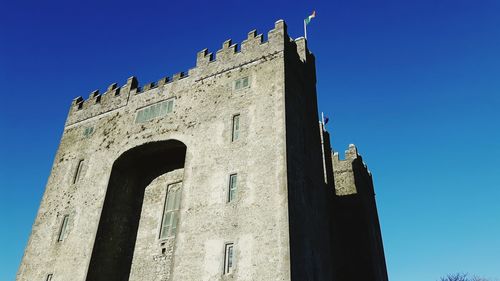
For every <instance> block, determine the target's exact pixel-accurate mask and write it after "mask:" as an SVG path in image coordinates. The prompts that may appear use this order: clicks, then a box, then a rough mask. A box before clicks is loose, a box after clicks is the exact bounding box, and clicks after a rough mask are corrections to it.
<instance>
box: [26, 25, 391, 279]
mask: <svg viewBox="0 0 500 281" xmlns="http://www.w3.org/2000/svg"><path fill="white" fill-rule="evenodd" d="M266 37H267V38H268V39H267V40H265V38H266ZM306 43H307V42H306V40H305V39H304V38H298V39H296V40H292V39H291V38H290V37H289V36H288V35H287V32H286V25H285V23H284V22H283V21H282V20H280V21H277V22H276V23H275V25H274V28H273V29H272V30H270V31H269V32H268V33H264V34H258V33H257V31H256V30H252V31H250V32H249V33H248V36H247V38H246V39H245V40H243V42H241V44H234V43H233V42H232V41H231V40H226V41H225V42H224V43H223V44H222V49H221V50H218V51H217V57H216V58H215V59H214V56H213V55H212V53H209V52H208V50H207V49H204V50H202V51H200V52H198V54H197V58H196V66H195V67H194V68H192V69H189V72H187V73H184V72H178V73H176V74H174V75H173V76H171V77H163V78H161V79H159V80H158V81H156V82H148V83H145V84H143V85H140V84H139V82H138V80H137V78H135V77H133V76H132V77H130V78H128V79H127V81H126V83H125V84H124V85H122V86H121V87H120V85H121V84H119V83H118V84H117V83H112V84H110V85H109V86H108V87H107V89H106V91H102V89H101V92H102V93H100V92H99V90H95V91H93V92H91V93H90V95H89V97H88V98H87V99H86V100H84V99H83V98H82V97H77V98H75V99H74V100H73V102H72V104H71V107H70V112H69V114H68V117H67V121H66V127H65V130H64V133H63V136H62V139H61V143H60V145H59V149H58V152H57V154H56V155H57V156H56V157H57V158H56V161H55V162H54V163H55V164H54V167H53V169H52V174H51V177H50V178H49V181H48V184H47V188H46V190H47V191H46V192H45V195H44V199H43V201H42V205H41V207H40V212H39V215H38V216H37V220H36V222H35V224H34V226H33V232H32V235H31V238H30V242H29V243H28V246H27V248H26V252H25V255H24V257H23V261H22V263H21V266H20V269H19V273H18V277H17V281H28V280H42V279H43V280H45V279H46V278H44V277H43V276H44V275H46V271H47V270H50V272H54V280H56V279H57V280H78V281H84V280H87V281H139V280H256V281H257V280H282V281H285V280H288V281H290V280H313V279H314V280H343V279H346V278H347V279H349V277H350V275H349V274H350V273H348V272H344V271H343V270H345V269H344V264H346V262H344V261H345V260H346V259H349V258H350V257H351V255H350V253H349V252H347V254H343V253H342V254H340V255H339V254H338V253H339V249H342V247H343V245H344V244H342V245H340V244H337V243H336V241H335V240H334V239H335V236H336V235H337V234H341V235H343V234H344V233H345V232H344V230H345V229H349V224H346V227H337V225H336V218H335V217H334V216H338V214H339V213H341V211H343V210H344V209H343V206H341V204H344V202H343V201H342V202H341V201H340V200H341V199H347V200H349V199H350V198H353V197H355V196H356V195H357V194H362V193H361V192H358V191H359V190H366V188H364V189H363V186H365V185H363V183H370V182H371V176H370V177H367V176H366V173H365V171H366V170H367V169H366V165H363V163H362V159H361V156H359V155H358V153H357V149H356V147H355V146H354V145H350V146H349V148H348V150H347V151H346V154H345V160H340V159H339V154H338V153H334V154H333V156H332V157H330V156H331V155H330V153H331V147H330V136H329V134H328V132H326V131H324V128H323V123H321V126H318V121H317V97H316V90H315V89H316V88H315V86H316V80H315V70H314V69H315V60H314V56H313V55H312V54H311V53H310V52H309V51H308V50H307V44H306ZM238 46H241V50H238ZM306 59H307V61H306ZM320 148H321V149H320ZM368 173H369V172H368ZM333 174H335V177H333ZM359 174H361V175H362V177H361V178H360V177H358V178H356V176H358V175H359ZM369 174H370V173H369ZM370 175H371V174H370ZM359 179H361V180H362V181H359ZM338 181H340V184H338V183H337V182H338ZM360 182H361V183H362V184H361V185H358V184H359V183H360ZM333 183H334V184H333ZM66 185H67V186H66ZM333 185H335V192H334V191H333V189H334V186H333ZM372 190H373V188H372ZM364 194H369V193H367V192H365V193H364ZM336 195H337V196H336ZM341 195H353V196H341ZM339 202H340V204H339ZM344 205H345V204H344ZM71 210H74V211H71ZM355 210H356V209H355ZM348 211H349V212H346V214H347V216H346V218H349V216H350V215H351V214H352V213H353V212H351V209H348ZM60 214H61V215H64V214H69V215H70V217H69V220H68V222H69V223H68V228H67V230H68V231H67V232H65V235H66V237H65V239H64V241H55V239H57V237H58V234H59V232H58V230H60V229H62V228H61V216H60ZM340 219H343V218H342V217H340ZM55 221H56V223H54V222H55ZM341 222H342V221H341ZM348 222H350V221H348ZM63 225H64V223H63ZM64 229H66V228H64ZM353 233H362V231H353ZM41 234H43V235H41ZM348 236H351V232H348ZM44 237H49V238H50V239H52V240H51V241H48V240H47V239H45V238H44ZM54 237H55V238H54ZM341 238H342V237H341ZM339 241H344V240H342V239H340V240H339ZM353 241H354V240H353ZM228 243H229V244H231V245H232V246H231V248H228V247H227V245H228ZM233 246H234V248H233ZM345 247H346V249H349V247H351V245H350V244H348V243H346V244H345ZM228 249H231V251H230V252H229V251H227V250H228ZM229 253H230V254H231V261H232V264H236V266H232V264H231V265H229V258H226V257H229V255H228V254H229ZM360 253H361V254H360V255H359V256H360V257H362V258H360V259H359V264H361V263H362V262H363V261H364V260H365V259H364V258H365V256H367V255H368V254H369V253H368V252H366V254H365V252H363V251H361V252H360ZM233 254H234V255H233ZM336 255H339V257H340V258H338V259H337V258H336ZM233 258H234V260H233ZM356 258H357V257H356ZM351 259H352V258H351ZM226 262H227V263H226ZM356 264H358V263H356ZM226 269H228V270H226ZM229 269H234V271H230V270H229ZM360 271H361V270H360ZM365 271H366V270H365ZM228 272H229V273H230V274H226V273H228ZM334 275H335V276H337V275H339V276H345V277H346V278H341V277H338V278H337V277H334ZM351 279H352V280H374V281H387V278H386V279H382V278H380V279H374V278H351Z"/></svg>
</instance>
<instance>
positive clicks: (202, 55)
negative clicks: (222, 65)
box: [196, 48, 214, 67]
mask: <svg viewBox="0 0 500 281" xmlns="http://www.w3.org/2000/svg"><path fill="white" fill-rule="evenodd" d="M213 60H214V56H213V54H212V53H209V52H208V49H206V48H205V49H203V50H201V51H199V52H198V54H197V55H196V67H200V66H206V65H208V64H209V63H210V62H211V61H213Z"/></svg>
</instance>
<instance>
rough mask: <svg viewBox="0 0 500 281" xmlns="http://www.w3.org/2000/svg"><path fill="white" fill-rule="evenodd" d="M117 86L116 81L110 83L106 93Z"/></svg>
mask: <svg viewBox="0 0 500 281" xmlns="http://www.w3.org/2000/svg"><path fill="white" fill-rule="evenodd" d="M117 87H118V84H117V83H112V84H111V85H109V86H108V89H107V90H106V93H110V92H112V91H114V90H115V89H116V88H117Z"/></svg>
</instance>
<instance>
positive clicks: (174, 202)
mask: <svg viewBox="0 0 500 281" xmlns="http://www.w3.org/2000/svg"><path fill="white" fill-rule="evenodd" d="M180 186H181V184H180V183H176V184H171V185H169V186H168V188H167V196H166V198H165V207H164V209H163V215H162V222H161V229H160V239H166V238H168V237H171V236H174V235H175V232H176V229H177V222H178V220H179V208H180V201H181V188H180Z"/></svg>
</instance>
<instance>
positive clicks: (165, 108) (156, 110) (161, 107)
mask: <svg viewBox="0 0 500 281" xmlns="http://www.w3.org/2000/svg"><path fill="white" fill-rule="evenodd" d="M173 109H174V99H169V100H166V101H162V102H159V103H155V104H153V105H150V106H147V107H145V108H142V109H140V110H138V111H137V116H136V117H135V123H144V122H147V121H149V120H151V119H154V118H156V117H162V116H165V115H167V114H168V113H171V112H172V111H173Z"/></svg>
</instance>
